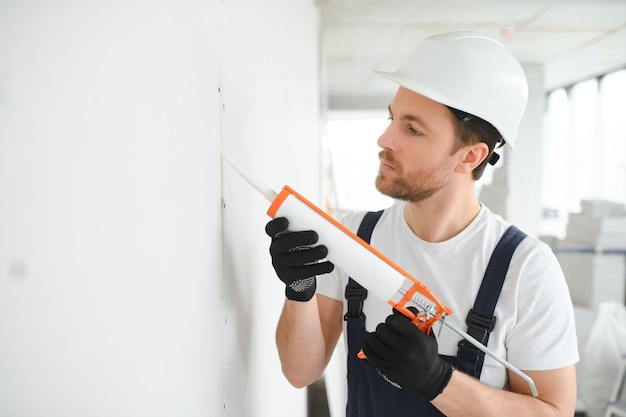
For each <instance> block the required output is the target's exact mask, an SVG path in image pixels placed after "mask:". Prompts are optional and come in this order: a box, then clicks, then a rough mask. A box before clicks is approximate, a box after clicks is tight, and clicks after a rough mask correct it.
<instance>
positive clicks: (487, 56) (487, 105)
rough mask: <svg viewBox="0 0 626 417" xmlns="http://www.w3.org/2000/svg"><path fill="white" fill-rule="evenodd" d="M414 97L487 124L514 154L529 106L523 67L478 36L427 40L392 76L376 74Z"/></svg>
mask: <svg viewBox="0 0 626 417" xmlns="http://www.w3.org/2000/svg"><path fill="white" fill-rule="evenodd" d="M376 73H377V74H378V75H380V76H381V77H383V78H386V79H388V80H391V81H393V82H395V83H397V84H399V85H401V86H402V87H405V88H407V89H409V90H411V91H414V92H416V93H418V94H421V95H423V96H426V97H428V98H430V99H431V100H434V101H437V102H439V103H441V104H444V105H446V106H449V107H453V108H455V109H458V110H462V111H464V112H466V113H469V114H472V115H474V116H477V117H480V118H481V119H483V120H486V121H488V122H489V123H491V124H492V125H493V126H494V127H495V128H496V129H498V131H499V132H500V134H501V135H502V137H503V138H504V140H505V141H506V143H507V144H508V145H509V146H510V147H511V149H512V148H513V145H514V144H515V139H516V137H517V127H518V125H519V123H520V121H521V120H522V116H523V115H524V111H525V110H526V102H527V101H528V83H527V81H526V75H525V74H524V70H523V69H522V66H521V65H520V64H519V62H517V60H516V59H515V58H514V57H513V55H511V53H510V52H509V51H507V50H506V48H504V46H502V45H501V44H500V43H499V42H497V41H495V40H494V39H491V38H489V37H487V36H485V35H483V34H482V33H478V32H468V31H461V32H450V33H444V34H441V35H435V36H431V37H429V38H426V39H424V40H423V41H421V42H420V43H419V45H417V47H416V48H415V50H414V51H413V52H412V53H411V55H410V56H409V57H408V59H407V60H406V62H405V63H404V65H402V66H401V67H400V68H399V69H398V70H396V71H395V72H384V71H376Z"/></svg>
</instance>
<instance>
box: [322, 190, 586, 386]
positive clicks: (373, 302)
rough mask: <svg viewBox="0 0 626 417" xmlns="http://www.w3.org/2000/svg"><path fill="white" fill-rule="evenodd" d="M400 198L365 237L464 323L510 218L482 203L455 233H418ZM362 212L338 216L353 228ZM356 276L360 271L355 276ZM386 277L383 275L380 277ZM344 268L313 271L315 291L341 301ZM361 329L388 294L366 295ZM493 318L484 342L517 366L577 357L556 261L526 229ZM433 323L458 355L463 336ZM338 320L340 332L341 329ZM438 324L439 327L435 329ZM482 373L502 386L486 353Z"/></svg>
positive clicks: (443, 350) (443, 345)
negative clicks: (443, 236)
mask: <svg viewBox="0 0 626 417" xmlns="http://www.w3.org/2000/svg"><path fill="white" fill-rule="evenodd" d="M404 207H405V203H403V202H400V203H397V204H395V205H393V206H392V207H390V208H388V209H386V210H385V212H384V214H383V215H382V217H381V218H380V220H379V221H378V223H377V225H376V228H375V229H374V232H373V234H372V239H371V245H372V246H373V247H374V248H376V249H377V250H378V251H380V252H381V253H382V254H383V255H385V256H387V257H388V258H389V259H390V260H391V261H393V262H395V263H396V264H397V265H398V266H400V267H401V268H403V269H404V270H406V271H407V272H408V273H409V274H411V275H412V276H413V277H415V278H416V279H418V280H419V281H421V282H422V283H423V284H425V285H426V286H427V287H428V288H430V289H431V291H432V292H433V293H434V294H435V295H436V296H437V297H438V298H439V300H441V302H442V303H444V304H445V305H446V306H447V307H449V308H450V309H451V310H452V315H450V316H448V317H447V318H446V320H449V321H451V322H452V323H453V324H455V325H456V326H458V327H460V328H461V329H464V330H466V329H467V325H466V324H465V318H466V316H467V313H468V311H469V310H470V309H471V308H472V306H473V305H474V300H475V298H476V294H477V293H478V289H479V288H480V283H481V281H482V278H483V275H484V273H485V270H486V269H487V264H488V262H489V259H490V257H491V254H492V252H493V250H494V249H495V247H496V245H497V243H498V241H499V240H500V238H501V237H502V235H503V234H504V232H505V231H506V229H507V228H508V226H509V224H508V223H507V222H505V221H504V220H503V219H502V218H501V217H500V216H497V215H495V214H493V213H492V212H491V211H490V210H489V209H488V208H487V207H485V206H484V205H483V206H482V208H481V210H480V213H479V214H478V216H476V218H475V219H474V220H473V221H472V223H471V224H470V225H469V226H468V227H467V228H465V230H463V231H462V232H461V233H459V234H458V235H456V236H454V237H453V238H452V239H449V240H447V241H444V242H438V243H431V242H426V241H424V240H421V239H420V238H418V237H417V236H415V234H413V232H412V231H411V230H410V229H409V227H408V225H407V224H406V222H405V220H404V215H403V213H404ZM364 215H365V212H359V213H352V214H350V215H348V216H347V217H346V219H345V220H344V224H345V225H346V227H348V228H349V229H350V230H352V231H354V232H355V233H356V230H358V227H359V224H360V223H361V220H362V218H363V216H364ZM353 278H354V279H355V280H356V281H357V282H358V277H353ZM380 278H381V279H384V277H380ZM347 282H348V276H347V275H346V274H345V273H343V272H342V271H341V270H339V269H338V268H335V270H334V271H333V272H332V273H330V274H328V275H322V276H320V277H318V279H317V293H318V294H322V295H325V296H327V297H330V298H333V299H336V300H342V301H344V313H345V312H346V309H347V304H346V302H345V298H344V292H345V288H346V285H347ZM363 308H364V310H363V312H364V313H365V315H366V317H367V318H366V330H367V331H368V332H372V331H374V330H375V328H376V325H377V324H378V323H381V322H383V321H385V318H386V317H387V316H388V315H389V314H391V313H392V311H391V307H390V306H389V304H388V303H387V300H380V299H376V298H374V297H373V296H371V295H370V296H368V298H367V299H366V300H365V302H364V306H363ZM495 316H496V326H495V329H494V331H493V332H492V333H491V335H490V337H489V342H488V347H489V349H491V350H492V351H494V352H495V353H496V354H497V355H498V356H500V357H501V358H504V359H506V360H507V361H509V362H510V363H512V364H513V365H514V366H516V367H517V368H518V369H521V370H549V369H557V368H563V367H565V366H569V365H572V364H575V363H576V362H577V361H578V359H579V358H578V348H577V343H576V331H575V327H574V311H573V307H572V302H571V298H570V295H569V290H568V287H567V284H566V282H565V278H564V276H563V272H562V271H561V268H560V266H559V263H558V261H557V259H556V257H555V256H554V254H553V252H552V251H551V250H550V248H549V247H548V246H547V245H546V244H544V243H543V242H541V241H539V240H537V239H533V238H531V237H527V238H525V239H524V240H523V241H522V242H521V243H520V245H519V246H518V247H517V249H516V251H515V253H514V254H513V258H512V259H511V264H510V266H509V270H508V273H507V276H506V279H505V281H504V286H503V288H502V292H501V294H500V298H499V300H498V304H497V305H496V310H495ZM440 327H441V326H440V325H439V324H437V325H435V327H433V329H434V331H435V335H437V341H438V343H439V353H440V354H443V355H450V356H456V353H457V344H458V342H459V341H460V340H461V337H460V336H459V335H457V334H456V333H455V332H453V331H452V330H450V329H449V328H447V327H445V326H444V327H443V328H442V329H440ZM345 330H346V329H345V322H344V332H345ZM440 330H441V332H439V331H440ZM480 380H481V381H482V382H484V383H486V384H487V385H490V386H492V387H496V388H506V387H507V386H508V382H507V376H506V369H505V368H504V366H502V365H501V364H500V363H498V362H497V361H496V360H494V359H493V358H491V357H490V356H485V363H484V367H483V371H482V374H481V378H480Z"/></svg>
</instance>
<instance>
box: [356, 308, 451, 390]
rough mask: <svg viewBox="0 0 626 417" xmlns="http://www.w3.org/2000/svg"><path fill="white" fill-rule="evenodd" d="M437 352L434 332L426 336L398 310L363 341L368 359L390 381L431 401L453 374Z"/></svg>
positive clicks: (364, 351) (449, 366)
mask: <svg viewBox="0 0 626 417" xmlns="http://www.w3.org/2000/svg"><path fill="white" fill-rule="evenodd" d="M437 351H438V346H437V339H436V338H435V335H434V334H433V332H432V331H431V332H430V335H428V336H427V335H425V334H424V333H422V332H421V330H420V329H419V328H418V327H417V326H416V325H415V324H414V323H411V320H410V319H409V318H408V317H406V316H404V315H403V314H402V313H400V312H399V311H397V310H396V309H394V310H393V314H392V315H390V316H388V317H387V319H386V320H385V322H384V323H380V324H379V325H378V326H377V327H376V332H374V333H370V334H368V335H367V337H366V338H365V340H364V341H363V353H365V355H366V356H367V360H368V361H369V362H370V363H371V364H372V365H374V366H375V367H376V368H377V369H378V371H379V372H380V374H381V376H382V377H383V378H385V379H386V380H387V382H389V383H391V384H392V385H394V386H396V387H397V388H401V389H411V390H415V391H417V393H418V394H420V395H421V396H422V397H424V398H425V399H427V400H428V401H430V400H432V399H433V398H435V397H436V396H437V395H439V394H441V392H442V391H443V389H444V388H445V387H446V385H448V382H449V381H450V377H451V376H452V366H451V365H450V364H448V363H446V362H444V361H443V360H441V359H440V358H439V355H438V354H437Z"/></svg>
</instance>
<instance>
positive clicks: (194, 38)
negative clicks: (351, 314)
mask: <svg viewBox="0 0 626 417" xmlns="http://www.w3.org/2000/svg"><path fill="white" fill-rule="evenodd" d="M292 3H293V4H292ZM317 38H318V34H317V11H316V10H315V8H314V6H313V5H312V1H299V2H290V1H287V0H282V1H280V0H272V1H266V2H256V1H253V0H246V1H243V0H242V1H236V0H204V1H200V0H153V1H147V0H129V1H110V2H103V1H95V0H91V1H88V0H83V1H79V0H38V1H37V0H4V1H2V2H0V415H2V416H33V417H35V416H46V417H54V416H63V417H68V416H85V415H88V416H129V415H132V416H208V415H210V416H217V415H228V416H243V415H249V416H254V415H259V416H267V415H272V416H280V415H289V416H298V415H303V410H304V392H303V391H298V390H295V389H293V388H291V387H289V386H288V385H287V383H286V382H285V381H284V378H282V375H280V370H279V366H278V365H277V360H276V354H275V348H274V347H273V337H274V336H273V334H274V327H275V322H276V319H277V316H278V309H279V304H280V303H281V301H282V288H281V286H280V285H279V283H278V282H276V281H277V280H276V278H274V277H273V274H272V271H271V267H270V265H269V257H268V255H267V243H268V242H267V239H266V237H265V235H264V233H263V226H264V224H265V221H266V218H265V216H264V214H263V211H264V208H265V205H266V204H265V203H264V202H263V201H262V200H260V199H259V198H258V196H257V195H255V194H254V193H253V192H251V191H250V189H248V188H247V187H246V186H245V184H243V183H241V182H240V180H239V179H238V178H236V177H235V176H234V175H233V174H232V172H227V168H226V167H224V168H222V167H221V161H220V152H221V148H222V146H223V147H224V149H225V151H227V152H228V153H229V155H230V156H231V158H233V159H236V160H237V161H238V162H240V163H241V164H242V165H245V166H247V167H248V168H249V170H250V171H253V172H257V173H260V174H262V175H263V177H264V179H265V180H266V181H268V182H270V183H271V184H272V185H277V184H281V183H282V182H287V181H290V182H291V183H292V184H293V186H294V187H300V188H301V190H302V192H303V193H310V194H311V195H312V197H311V198H312V199H314V200H315V199H319V187H318V185H317V184H318V183H319V182H318V179H319V155H318V150H317V149H318V143H317V141H318V137H319V135H318V133H319V132H318V129H319V98H318V95H319V93H318V91H319V89H318V87H319V86H318V76H317V71H318V62H317V61H318V57H317ZM222 170H223V171H222ZM222 192H223V202H224V204H225V207H224V208H223V209H222V204H223V203H222Z"/></svg>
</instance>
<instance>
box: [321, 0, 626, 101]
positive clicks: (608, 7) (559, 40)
mask: <svg viewBox="0 0 626 417" xmlns="http://www.w3.org/2000/svg"><path fill="white" fill-rule="evenodd" d="M316 2H317V4H318V6H319V8H320V19H321V30H322V51H323V56H324V73H325V86H326V89H327V92H328V105H329V107H330V109H331V110H341V109H373V108H378V109H380V108H381V107H382V108H383V109H384V108H386V106H387V102H388V101H389V98H390V96H391V95H393V92H394V91H395V86H394V85H392V84H391V83H390V82H388V81H386V80H384V79H382V78H380V77H378V76H377V75H375V74H374V73H373V70H375V69H383V70H384V69H386V70H393V69H395V68H396V66H397V65H399V64H401V63H402V61H403V60H404V58H405V57H406V56H407V55H408V54H409V53H410V52H411V51H412V50H413V48H414V47H415V46H416V45H417V43H418V42H419V41H420V40H421V39H423V38H425V37H427V36H430V35H433V34H436V33H441V32H447V31H451V30H475V31H480V32H483V33H485V34H487V35H489V36H491V37H493V38H495V39H497V40H499V41H500V42H501V43H503V44H504V45H505V46H506V47H507V48H508V49H509V50H510V51H511V52H512V53H513V54H514V55H515V56H516V57H517V58H518V60H520V62H522V64H523V65H528V66H530V65H533V66H543V69H544V72H543V73H544V88H545V90H550V89H552V88H555V87H560V86H567V85H569V84H572V83H574V82H576V81H580V80H584V79H586V78H590V77H595V76H597V75H601V74H603V73H606V72H610V71H613V70H616V69H621V68H626V0H553V1H546V0H543V1H540V0H471V1H470V0H464V1H461V0H437V1H433V0H317V1H316Z"/></svg>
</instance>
